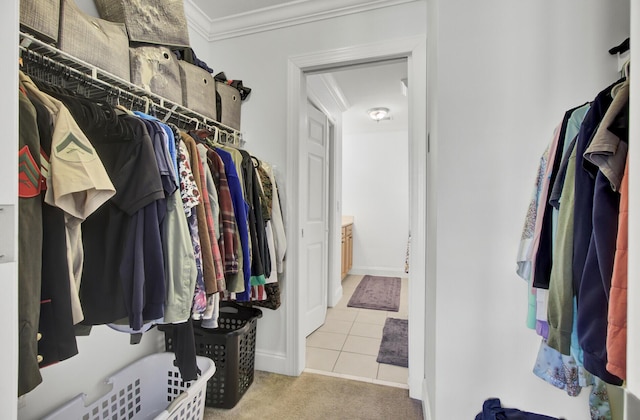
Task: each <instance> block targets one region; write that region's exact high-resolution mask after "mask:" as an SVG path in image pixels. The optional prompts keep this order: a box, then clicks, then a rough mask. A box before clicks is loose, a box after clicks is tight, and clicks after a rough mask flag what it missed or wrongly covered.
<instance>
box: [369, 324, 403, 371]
mask: <svg viewBox="0 0 640 420" xmlns="http://www.w3.org/2000/svg"><path fill="white" fill-rule="evenodd" d="M408 329H409V321H408V320H406V319H396V318H387V320H386V321H385V323H384V329H383V330H382V342H381V343H380V350H378V358H377V359H376V361H377V362H378V363H385V364H387V365H395V366H402V367H409V333H408Z"/></svg>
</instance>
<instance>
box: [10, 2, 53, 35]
mask: <svg viewBox="0 0 640 420" xmlns="http://www.w3.org/2000/svg"><path fill="white" fill-rule="evenodd" d="M59 23H60V0H20V26H21V27H22V29H23V30H24V31H25V32H28V33H30V34H32V35H34V36H36V37H38V38H40V39H42V40H43V41H46V42H58V28H59Z"/></svg>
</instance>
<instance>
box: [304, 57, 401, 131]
mask: <svg viewBox="0 0 640 420" xmlns="http://www.w3.org/2000/svg"><path fill="white" fill-rule="evenodd" d="M330 75H331V76H332V78H333V80H335V82H336V85H337V86H338V87H339V88H340V90H341V91H342V93H343V94H344V97H345V98H346V100H347V103H348V105H349V108H348V109H347V110H346V111H345V112H344V113H343V114H342V120H343V132H344V133H358V132H371V131H406V130H407V126H408V112H407V103H408V102H407V97H406V96H404V95H403V91H402V83H401V80H402V79H406V77H407V61H406V60H394V61H389V62H384V63H374V64H368V65H359V66H355V67H351V68H344V69H340V70H336V71H333V72H331V73H330ZM309 77H311V78H313V77H317V76H309ZM377 107H385V108H389V111H390V112H389V119H386V120H382V121H379V122H376V121H373V120H371V119H370V118H369V116H368V115H367V110H369V109H371V108H377Z"/></svg>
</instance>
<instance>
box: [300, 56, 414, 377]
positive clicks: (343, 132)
mask: <svg viewBox="0 0 640 420" xmlns="http://www.w3.org/2000/svg"><path fill="white" fill-rule="evenodd" d="M407 76H408V75H407V60H406V58H400V59H391V60H382V61H376V62H369V63H364V64H361V65H355V66H347V67H342V68H338V69H329V70H326V71H323V72H320V73H313V74H308V75H307V92H308V94H309V97H310V99H311V101H312V102H314V103H320V104H321V105H320V106H317V108H321V109H322V110H323V113H325V114H327V115H326V118H327V119H328V120H330V121H336V122H337V125H336V129H337V130H339V131H340V133H339V134H338V135H337V136H336V135H334V136H331V135H329V137H337V138H338V139H339V141H338V142H335V141H333V142H332V141H329V142H328V144H329V145H333V144H336V143H337V144H338V146H336V147H338V148H339V149H340V150H335V152H334V153H329V154H328V155H330V156H331V157H332V159H330V164H329V166H330V167H331V169H332V170H331V171H330V177H331V178H332V179H333V182H331V185H332V187H333V188H332V192H333V194H334V195H333V196H332V198H331V199H330V200H329V207H330V208H331V207H332V206H335V207H336V208H337V209H340V210H341V212H340V216H341V219H342V226H332V227H331V230H332V231H336V230H338V229H341V227H342V228H343V229H345V230H346V232H348V233H349V236H350V239H349V240H348V243H353V244H355V245H354V246H349V247H345V248H342V243H341V242H340V239H343V240H344V238H342V237H341V235H339V234H338V235H337V238H336V239H338V240H337V241H336V239H334V240H333V241H332V242H331V243H330V249H331V250H332V251H335V250H336V249H340V250H341V251H345V252H347V253H349V251H352V253H351V254H350V255H351V258H349V256H347V259H349V260H350V259H352V258H353V260H354V263H353V266H352V267H351V269H350V272H349V275H347V276H345V274H343V273H344V271H345V268H344V267H343V264H341V262H342V261H338V264H339V265H340V266H341V267H342V270H341V271H340V272H339V273H340V274H337V273H336V272H335V270H331V272H332V276H333V278H332V279H330V281H328V282H327V283H326V284H325V288H327V290H325V294H329V295H330V296H333V300H332V301H331V302H329V303H330V304H329V305H328V306H330V309H328V311H327V312H326V323H325V318H324V317H323V319H322V320H321V322H319V323H316V324H315V328H313V330H316V329H317V330H316V331H313V330H309V329H308V330H307V331H308V332H309V333H311V332H313V333H312V334H311V335H309V336H308V337H307V349H306V350H307V357H306V365H305V366H306V369H307V370H312V371H316V372H323V373H326V374H333V375H348V376H350V377H358V378H361V379H363V380H367V381H371V380H374V381H378V382H380V383H386V384H389V385H392V384H393V385H395V386H404V387H406V386H407V378H408V369H407V368H406V367H399V366H394V365H389V364H380V363H378V362H377V360H376V359H377V355H378V350H379V348H380V343H381V340H382V335H383V327H384V325H385V321H386V319H387V318H396V319H407V318H408V304H407V298H408V290H407V287H408V278H407V277H408V276H407V274H406V273H405V263H406V248H407V239H408V230H409V220H408V219H409V194H408V189H409V188H408V185H409V176H408V175H409V174H408V167H409V153H408V106H407V105H408V101H407V96H406V95H407V90H408V89H407ZM336 98H342V99H341V100H336ZM381 106H384V107H386V108H387V109H388V110H389V114H388V115H387V116H386V117H385V118H383V119H381V120H374V119H372V118H371V117H370V116H369V115H368V113H367V111H368V110H369V109H372V108H379V107H381ZM311 111H314V110H313V109H311V110H309V114H308V121H309V122H312V121H314V120H316V119H317V118H319V117H318V116H317V114H316V112H315V111H314V112H311ZM311 167H312V166H310V169H311ZM338 167H339V169H340V170H339V171H338V170H337V169H338ZM337 173H340V174H341V175H339V176H338V174H337ZM335 236H336V235H333V236H332V237H335ZM345 236H346V235H345ZM341 254H342V253H338V255H339V256H341V257H342V258H340V257H338V258H337V259H338V260H344V259H345V255H341ZM331 255H336V253H335V252H331ZM315 271H317V272H319V270H315ZM364 275H372V276H384V277H398V278H401V279H402V285H403V287H402V293H401V295H402V298H401V299H400V309H399V311H397V312H394V311H379V310H372V309H359V308H355V307H348V306H347V302H348V301H349V298H350V297H351V295H352V293H353V292H354V290H355V288H356V286H357V285H358V283H359V282H360V280H361V279H362V278H363V276H364ZM337 276H339V277H337ZM312 287H313V289H312ZM315 287H317V284H313V285H311V286H310V287H309V289H308V290H310V291H312V292H313V293H314V295H315V296H316V297H318V296H320V294H321V293H320V292H319V291H318V290H317V289H315ZM340 291H341V293H340ZM336 293H337V294H336ZM325 306H326V302H325ZM325 309H326V308H325ZM307 310H308V311H309V308H308V309H307ZM307 318H309V319H310V318H311V317H307ZM318 327H319V328H318Z"/></svg>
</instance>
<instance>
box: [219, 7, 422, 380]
mask: <svg viewBox="0 0 640 420" xmlns="http://www.w3.org/2000/svg"><path fill="white" fill-rule="evenodd" d="M425 6H426V3H423V2H415V3H409V4H404V5H400V6H393V7H388V8H382V9H377V10H374V11H370V12H365V13H359V14H353V15H348V16H343V17H340V18H333V19H327V20H322V21H317V22H313V23H307V24H303V25H298V26H293V27H289V28H283V29H278V30H274V31H269V32H263V33H258V34H255V35H248V36H243V37H239V38H232V39H227V40H222V41H216V42H213V43H211V46H210V56H211V57H216V61H213V62H212V63H210V65H213V66H214V67H215V68H220V70H222V71H224V72H225V73H226V75H227V77H229V78H233V79H241V80H243V82H244V84H245V85H246V86H248V87H250V88H252V89H253V91H252V93H251V95H250V97H249V99H248V100H247V101H245V103H244V104H243V108H242V131H243V136H244V139H245V140H246V142H247V143H246V146H245V148H246V149H247V150H249V151H251V152H252V153H254V154H255V155H256V156H258V157H260V158H262V159H265V160H267V161H269V162H271V163H273V164H275V165H276V168H277V170H276V177H277V179H278V182H279V190H280V191H281V192H284V191H286V188H287V185H285V183H284V179H285V177H286V173H287V172H286V171H287V151H286V135H287V126H286V125H287V119H286V110H287V63H288V60H289V58H290V57H292V56H296V55H301V54H309V53H312V52H320V51H329V50H335V49H339V48H345V47H349V46H354V45H364V44H370V43H376V42H381V41H386V40H389V39H395V38H404V37H410V36H414V35H417V34H424V33H426V25H425V21H424V16H425V14H426V11H425ZM399 22H401V23H402V24H395V23H399ZM282 200H283V205H284V216H285V219H287V218H288V217H289V215H290V214H291V212H292V209H293V208H294V206H295V205H296V200H297V199H296V197H288V196H286V194H284V195H283V197H282ZM287 234H288V235H292V234H294V233H293V232H287ZM295 281H299V279H296V278H289V277H286V276H285V278H284V280H283V287H284V288H286V287H287V283H288V282H295ZM288 309H289V307H288V304H287V302H286V301H284V302H283V304H282V306H281V307H280V308H279V309H278V310H277V311H270V310H264V311H263V312H264V316H263V318H262V319H260V320H259V321H258V328H257V334H258V339H257V345H256V367H257V368H258V369H263V370H268V371H273V372H278V373H286V360H287V357H291V355H287V337H286V331H285V325H286V322H285V321H286V311H287V310H288Z"/></svg>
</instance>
